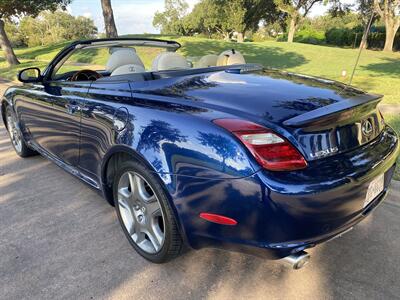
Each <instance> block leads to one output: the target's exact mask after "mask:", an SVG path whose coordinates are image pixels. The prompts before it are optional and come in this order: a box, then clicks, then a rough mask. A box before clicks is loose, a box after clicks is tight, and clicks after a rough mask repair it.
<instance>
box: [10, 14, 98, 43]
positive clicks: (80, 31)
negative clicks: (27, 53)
mask: <svg viewBox="0 0 400 300" xmlns="http://www.w3.org/2000/svg"><path fill="white" fill-rule="evenodd" d="M17 29H18V32H19V34H20V36H21V38H22V41H23V43H24V44H25V45H27V46H29V47H33V46H39V45H47V44H54V43H59V42H61V41H66V40H77V39H87V38H93V37H94V36H95V35H96V34H97V28H96V26H94V23H93V20H92V19H89V18H85V17H81V16H79V17H74V16H72V15H70V14H68V13H66V12H63V11H56V12H54V13H52V12H49V11H44V12H42V13H40V14H39V16H38V17H36V18H32V17H24V18H22V19H21V20H20V22H19V26H18V28H17Z"/></svg>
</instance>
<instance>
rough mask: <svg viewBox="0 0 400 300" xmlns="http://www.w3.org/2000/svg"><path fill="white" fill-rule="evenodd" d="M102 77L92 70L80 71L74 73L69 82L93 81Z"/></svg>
mask: <svg viewBox="0 0 400 300" xmlns="http://www.w3.org/2000/svg"><path fill="white" fill-rule="evenodd" d="M101 77H103V75H101V74H100V73H97V72H96V71H93V70H81V71H78V72H76V73H75V74H74V75H73V76H72V77H71V79H70V81H94V80H97V79H99V78H101Z"/></svg>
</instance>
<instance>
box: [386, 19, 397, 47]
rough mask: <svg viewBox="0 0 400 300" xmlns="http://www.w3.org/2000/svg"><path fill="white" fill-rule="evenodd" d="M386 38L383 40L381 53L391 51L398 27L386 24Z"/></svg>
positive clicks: (390, 23)
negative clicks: (383, 44)
mask: <svg viewBox="0 0 400 300" xmlns="http://www.w3.org/2000/svg"><path fill="white" fill-rule="evenodd" d="M385 29H386V38H385V47H384V48H383V51H388V52H392V51H393V43H394V39H395V37H396V32H397V30H398V29H399V26H398V25H396V24H392V22H386V26H385Z"/></svg>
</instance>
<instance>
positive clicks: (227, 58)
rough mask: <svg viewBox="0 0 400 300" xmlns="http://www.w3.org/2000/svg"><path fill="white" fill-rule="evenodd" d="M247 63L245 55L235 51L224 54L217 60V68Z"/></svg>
mask: <svg viewBox="0 0 400 300" xmlns="http://www.w3.org/2000/svg"><path fill="white" fill-rule="evenodd" d="M245 63H246V61H245V59H244V57H243V55H242V54H241V53H240V52H239V51H236V50H234V49H232V50H227V51H224V52H222V53H221V54H220V55H219V56H218V60H217V66H230V65H242V64H245Z"/></svg>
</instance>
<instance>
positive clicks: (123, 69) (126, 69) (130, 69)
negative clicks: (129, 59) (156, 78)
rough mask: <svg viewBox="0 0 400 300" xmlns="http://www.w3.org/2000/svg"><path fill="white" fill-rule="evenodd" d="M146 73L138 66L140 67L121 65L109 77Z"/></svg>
mask: <svg viewBox="0 0 400 300" xmlns="http://www.w3.org/2000/svg"><path fill="white" fill-rule="evenodd" d="M143 72H146V70H145V69H144V68H143V67H142V66H140V65H134V64H130V65H123V66H120V67H118V68H116V69H115V70H114V71H113V72H112V73H111V75H110V76H116V75H125V74H132V73H143Z"/></svg>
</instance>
